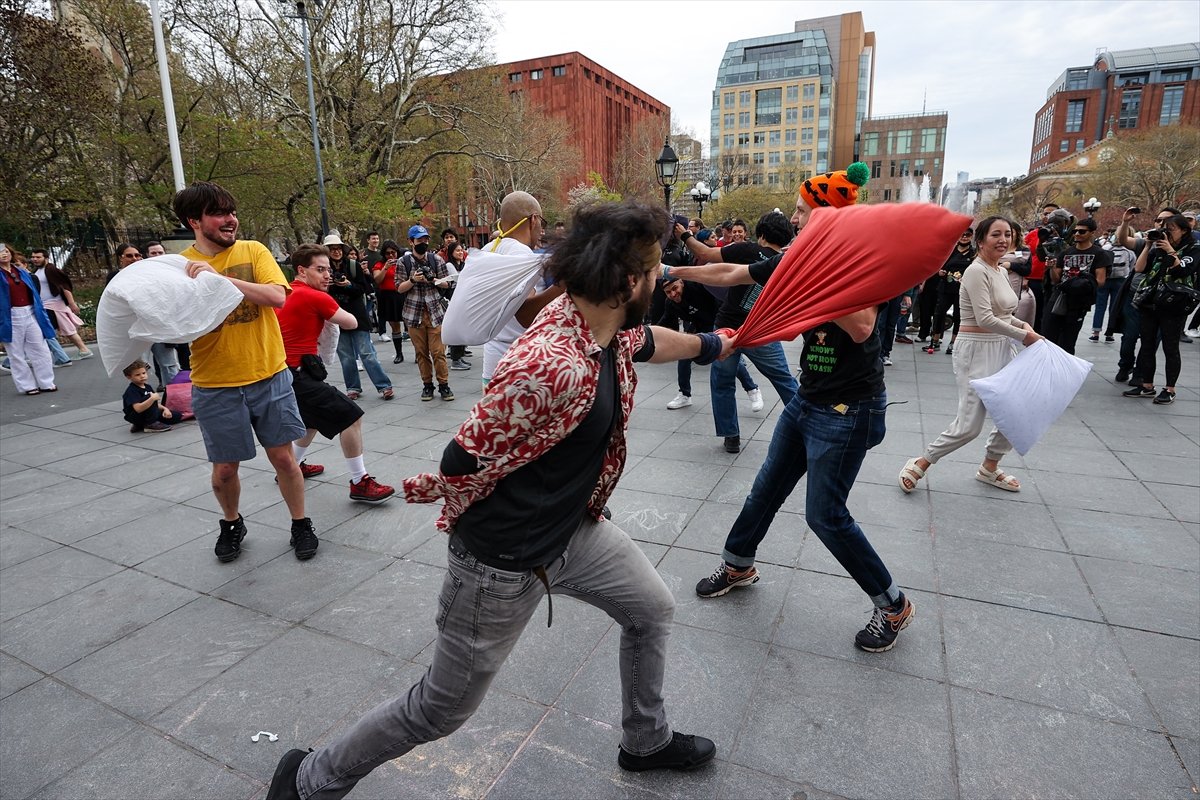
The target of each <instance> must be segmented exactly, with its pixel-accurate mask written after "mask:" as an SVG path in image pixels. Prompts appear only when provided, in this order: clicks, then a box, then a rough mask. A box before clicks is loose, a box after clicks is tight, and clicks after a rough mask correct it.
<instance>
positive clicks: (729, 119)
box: [724, 113, 733, 128]
mask: <svg viewBox="0 0 1200 800" xmlns="http://www.w3.org/2000/svg"><path fill="white" fill-rule="evenodd" d="M724 122H725V127H726V128H732V127H733V114H732V113H729V114H726V115H725V119H724Z"/></svg>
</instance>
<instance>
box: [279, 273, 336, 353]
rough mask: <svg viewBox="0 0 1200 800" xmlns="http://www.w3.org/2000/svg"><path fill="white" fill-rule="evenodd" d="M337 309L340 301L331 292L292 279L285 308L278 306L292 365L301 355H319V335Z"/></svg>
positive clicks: (282, 331)
mask: <svg viewBox="0 0 1200 800" xmlns="http://www.w3.org/2000/svg"><path fill="white" fill-rule="evenodd" d="M337 311H338V304H337V301H336V300H334V299H333V298H332V297H330V296H329V293H328V292H321V291H318V290H316V289H314V288H312V287H311V286H309V285H308V284H307V283H304V282H303V281H301V280H299V279H297V280H294V281H292V293H291V294H289V295H288V298H287V302H285V303H284V304H283V308H277V309H275V314H276V316H278V317H279V330H280V332H281V333H282V334H283V350H284V352H285V353H286V354H287V365H288V366H289V367H293V368H294V367H298V366H300V356H306V355H313V356H315V355H317V337H318V336H320V335H321V329H322V328H324V327H325V321H326V320H328V319H329V318H330V317H332V316H333V315H334V314H336V313H337Z"/></svg>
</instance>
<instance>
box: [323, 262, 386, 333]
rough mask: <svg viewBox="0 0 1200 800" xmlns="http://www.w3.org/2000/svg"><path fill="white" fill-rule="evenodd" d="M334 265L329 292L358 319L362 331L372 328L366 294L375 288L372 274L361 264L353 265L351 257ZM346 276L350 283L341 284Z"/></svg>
mask: <svg viewBox="0 0 1200 800" xmlns="http://www.w3.org/2000/svg"><path fill="white" fill-rule="evenodd" d="M331 266H332V267H333V283H331V284H329V294H330V295H331V296H332V297H333V299H334V300H337V303H338V305H339V306H341V307H342V308H343V309H344V310H346V311H349V312H350V313H351V314H353V315H354V318H355V319H356V320H358V328H357V330H360V331H369V330H370V329H371V319H370V317H369V316H368V315H367V302H366V296H367V295H368V294H370V293H371V292H373V291H374V290H375V283H374V281H372V280H371V275H370V273H368V272H367V271H366V270H365V269H363V268H362V266H361V265H359V264H356V265H353V266H351V264H350V261H349V259H342V260H341V261H339V262H338V263H336V264H332V265H331ZM342 278H346V279H347V280H348V281H349V283H348V284H346V285H343V286H339V285H338V282H339V281H340V280H341V279H342Z"/></svg>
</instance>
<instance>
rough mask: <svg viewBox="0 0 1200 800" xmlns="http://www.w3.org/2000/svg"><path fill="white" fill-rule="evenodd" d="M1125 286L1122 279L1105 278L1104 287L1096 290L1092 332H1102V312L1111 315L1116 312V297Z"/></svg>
mask: <svg viewBox="0 0 1200 800" xmlns="http://www.w3.org/2000/svg"><path fill="white" fill-rule="evenodd" d="M1124 285H1125V279H1124V278H1107V279H1105V281H1104V285H1103V286H1100V287H1098V288H1097V289H1096V310H1095V311H1094V312H1092V330H1093V331H1103V330H1104V312H1105V311H1108V313H1109V314H1111V313H1112V312H1113V311H1114V310H1116V305H1117V296H1118V295H1120V294H1121V287H1122V286H1124Z"/></svg>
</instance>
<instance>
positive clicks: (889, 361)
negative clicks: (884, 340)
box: [883, 356, 892, 367]
mask: <svg viewBox="0 0 1200 800" xmlns="http://www.w3.org/2000/svg"><path fill="white" fill-rule="evenodd" d="M883 365H884V366H885V367H890V366H891V365H892V357H891V356H884V357H883Z"/></svg>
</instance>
